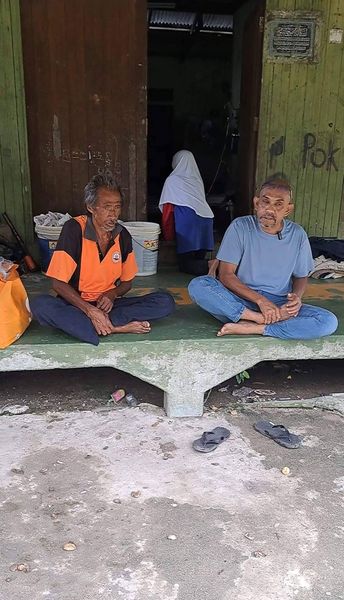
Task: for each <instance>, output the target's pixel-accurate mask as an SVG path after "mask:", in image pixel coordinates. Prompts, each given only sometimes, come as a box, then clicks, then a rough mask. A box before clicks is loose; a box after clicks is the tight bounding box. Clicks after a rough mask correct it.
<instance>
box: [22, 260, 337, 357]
mask: <svg viewBox="0 0 344 600" xmlns="http://www.w3.org/2000/svg"><path fill="white" fill-rule="evenodd" d="M190 279H191V277H189V276H187V275H184V274H181V273H178V272H175V271H174V270H173V269H172V268H171V269H168V268H165V269H164V270H163V271H161V272H159V274H158V275H155V276H151V277H138V278H137V279H136V280H135V284H134V288H133V290H132V291H131V295H135V294H143V293H148V292H150V291H153V290H157V289H159V288H160V289H167V290H169V291H170V292H171V293H172V294H173V296H174V298H175V300H176V303H177V309H176V312H175V313H174V315H173V316H171V317H169V318H168V319H165V320H163V321H160V322H157V323H154V324H153V328H152V331H151V333H149V334H148V335H147V336H140V335H116V338H115V339H116V341H117V342H119V341H120V342H127V343H133V342H135V343H137V342H142V341H145V340H148V339H149V341H162V340H205V339H214V338H215V336H216V332H217V330H218V329H219V323H218V322H217V321H216V320H215V319H213V318H212V317H211V316H209V315H207V314H206V313H205V312H204V311H202V310H201V309H199V308H198V307H197V306H194V305H193V304H192V303H191V300H190V298H189V296H188V293H187V285H188V282H189V281H190ZM23 282H24V285H25V287H26V289H27V291H28V294H29V297H30V296H33V295H36V294H39V293H46V292H48V290H49V280H48V279H47V278H45V277H44V276H43V275H37V274H35V275H27V276H25V277H24V278H23ZM343 298H344V280H337V281H335V282H334V281H331V280H327V281H315V280H314V281H313V280H310V283H309V287H308V290H307V294H306V297H305V301H306V302H308V303H310V304H315V305H318V306H322V307H324V308H327V309H329V310H331V311H333V312H334V313H335V314H336V315H337V317H338V318H339V323H340V325H339V328H338V330H337V333H336V334H335V335H336V337H337V336H339V337H340V336H343V335H344V302H343ZM236 339H237V336H231V337H230V338H229V337H226V338H222V339H219V338H217V340H218V342H221V343H227V344H228V343H235V340H236ZM254 339H255V340H256V341H257V340H258V339H259V338H258V337H255V338H254ZM67 341H68V343H69V344H73V343H79V342H77V341H76V340H73V339H72V338H70V337H69V336H66V335H65V334H63V333H60V332H58V331H53V330H50V329H47V328H43V327H40V326H39V325H38V324H37V323H32V324H31V325H30V327H29V329H28V330H27V331H26V333H25V334H24V335H23V336H22V338H20V340H18V342H17V344H21V345H31V344H42V343H43V344H58V343H66V342H67ZM113 343H114V336H109V337H107V338H102V339H101V344H113ZM288 343H293V342H288Z"/></svg>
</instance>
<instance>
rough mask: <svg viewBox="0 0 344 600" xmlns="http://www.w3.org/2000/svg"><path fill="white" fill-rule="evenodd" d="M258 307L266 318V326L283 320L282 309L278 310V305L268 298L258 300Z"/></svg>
mask: <svg viewBox="0 0 344 600" xmlns="http://www.w3.org/2000/svg"><path fill="white" fill-rule="evenodd" d="M257 305H258V307H259V310H260V312H261V313H262V315H263V317H264V323H265V325H270V324H271V323H277V321H280V320H281V318H282V315H281V311H280V309H279V308H278V306H276V304H274V303H273V302H271V301H270V300H268V299H267V298H262V299H261V300H258V302H257Z"/></svg>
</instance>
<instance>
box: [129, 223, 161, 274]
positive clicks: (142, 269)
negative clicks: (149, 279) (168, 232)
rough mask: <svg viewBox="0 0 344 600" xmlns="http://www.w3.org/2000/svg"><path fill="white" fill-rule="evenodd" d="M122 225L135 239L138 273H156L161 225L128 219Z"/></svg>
mask: <svg viewBox="0 0 344 600" xmlns="http://www.w3.org/2000/svg"><path fill="white" fill-rule="evenodd" d="M122 225H123V227H125V228H126V229H127V230H128V231H129V233H130V235H131V237H132V239H133V250H134V254H135V258H136V262H137V266H138V269H139V272H138V273H137V275H139V276H145V275H155V273H156V272H157V270H158V250H159V234H160V231H161V230H160V225H158V224H157V223H149V222H147V221H128V222H126V223H122Z"/></svg>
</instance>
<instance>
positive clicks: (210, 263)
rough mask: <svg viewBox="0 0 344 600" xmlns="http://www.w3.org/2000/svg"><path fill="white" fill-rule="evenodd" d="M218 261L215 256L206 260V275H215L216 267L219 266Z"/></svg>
mask: <svg viewBox="0 0 344 600" xmlns="http://www.w3.org/2000/svg"><path fill="white" fill-rule="evenodd" d="M219 262H220V261H218V260H217V258H213V259H212V260H208V267H209V271H208V275H210V277H216V273H217V269H218V268H219Z"/></svg>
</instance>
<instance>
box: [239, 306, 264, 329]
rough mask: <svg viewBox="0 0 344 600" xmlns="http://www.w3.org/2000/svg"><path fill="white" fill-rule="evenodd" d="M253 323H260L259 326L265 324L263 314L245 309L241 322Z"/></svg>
mask: <svg viewBox="0 0 344 600" xmlns="http://www.w3.org/2000/svg"><path fill="white" fill-rule="evenodd" d="M241 320H242V321H253V323H258V324H259V325H263V324H264V317H263V315H262V313H260V312H257V311H256V310H251V309H250V308H245V310H244V312H243V313H242V315H241V319H240V321H241Z"/></svg>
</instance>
